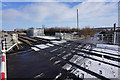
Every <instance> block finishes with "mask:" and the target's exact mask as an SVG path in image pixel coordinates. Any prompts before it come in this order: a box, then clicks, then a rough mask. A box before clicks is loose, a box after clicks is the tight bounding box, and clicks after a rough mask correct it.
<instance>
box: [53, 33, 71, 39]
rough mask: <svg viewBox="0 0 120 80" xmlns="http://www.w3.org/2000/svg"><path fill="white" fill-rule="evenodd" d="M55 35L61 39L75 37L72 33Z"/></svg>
mask: <svg viewBox="0 0 120 80" xmlns="http://www.w3.org/2000/svg"><path fill="white" fill-rule="evenodd" d="M55 36H56V37H57V38H59V39H65V40H71V39H73V34H70V33H55Z"/></svg>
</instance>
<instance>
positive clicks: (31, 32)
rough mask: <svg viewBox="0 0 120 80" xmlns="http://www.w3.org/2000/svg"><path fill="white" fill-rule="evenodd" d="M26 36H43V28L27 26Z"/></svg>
mask: <svg viewBox="0 0 120 80" xmlns="http://www.w3.org/2000/svg"><path fill="white" fill-rule="evenodd" d="M27 35H28V36H44V35H45V34H44V29H43V28H29V29H28V30H27Z"/></svg>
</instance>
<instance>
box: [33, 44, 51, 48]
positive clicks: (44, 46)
mask: <svg viewBox="0 0 120 80" xmlns="http://www.w3.org/2000/svg"><path fill="white" fill-rule="evenodd" d="M35 46H36V47H39V48H40V49H45V48H48V47H49V46H47V45H45V44H40V45H35Z"/></svg>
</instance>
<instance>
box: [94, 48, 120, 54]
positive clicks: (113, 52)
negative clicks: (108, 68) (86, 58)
mask: <svg viewBox="0 0 120 80" xmlns="http://www.w3.org/2000/svg"><path fill="white" fill-rule="evenodd" d="M93 50H96V51H101V52H106V53H111V54H116V55H119V54H120V51H114V50H110V49H101V48H94V49H93Z"/></svg>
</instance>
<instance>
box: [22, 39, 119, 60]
mask: <svg viewBox="0 0 120 80" xmlns="http://www.w3.org/2000/svg"><path fill="white" fill-rule="evenodd" d="M21 38H23V39H26V38H25V37H21ZM31 38H32V39H31ZM34 39H36V40H38V41H37V42H35V41H34ZM27 40H29V41H30V42H34V43H38V42H40V41H43V40H44V41H43V42H45V43H50V44H53V43H52V42H50V40H47V39H43V40H42V39H41V38H40V39H39V38H37V37H35V38H33V37H29V38H27ZM70 43H71V45H67V44H66V45H65V44H63V45H57V46H61V47H67V48H70V49H73V50H76V51H80V52H83V53H86V54H89V55H95V56H98V57H102V56H104V58H107V59H110V60H114V61H117V62H120V58H119V57H120V55H116V54H111V53H106V52H102V51H96V50H92V44H91V45H90V46H91V47H90V49H86V48H84V46H86V44H82V43H74V42H70ZM72 43H73V44H72ZM68 44H69V43H68ZM54 45H55V44H54ZM80 45H81V47H79V49H76V48H78V46H80ZM76 46H77V47H76ZM86 50H87V51H86ZM92 51H94V52H92ZM96 52H100V53H103V54H98V53H96ZM105 54H106V55H105ZM109 55H112V57H111V56H109ZM113 56H116V57H118V58H116V57H113Z"/></svg>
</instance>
